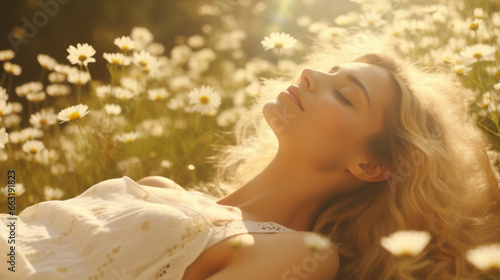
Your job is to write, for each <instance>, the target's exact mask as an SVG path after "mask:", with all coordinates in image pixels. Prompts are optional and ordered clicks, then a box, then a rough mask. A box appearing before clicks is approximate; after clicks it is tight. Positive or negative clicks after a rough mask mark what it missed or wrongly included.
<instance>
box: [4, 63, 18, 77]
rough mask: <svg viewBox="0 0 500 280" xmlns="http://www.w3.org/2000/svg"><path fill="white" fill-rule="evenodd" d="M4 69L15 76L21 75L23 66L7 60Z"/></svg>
mask: <svg viewBox="0 0 500 280" xmlns="http://www.w3.org/2000/svg"><path fill="white" fill-rule="evenodd" d="M3 69H4V70H5V72H7V73H9V74H12V75H14V76H19V75H21V72H22V69H21V66H19V65H17V64H14V63H10V62H5V63H4V65H3Z"/></svg>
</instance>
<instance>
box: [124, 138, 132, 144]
mask: <svg viewBox="0 0 500 280" xmlns="http://www.w3.org/2000/svg"><path fill="white" fill-rule="evenodd" d="M133 141H134V140H133V139H132V138H127V139H125V141H124V142H125V143H130V142H133Z"/></svg>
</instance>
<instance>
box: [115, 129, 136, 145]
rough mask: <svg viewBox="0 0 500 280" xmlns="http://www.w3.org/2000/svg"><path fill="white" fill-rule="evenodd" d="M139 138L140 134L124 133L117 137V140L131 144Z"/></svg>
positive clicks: (133, 132) (134, 132)
mask: <svg viewBox="0 0 500 280" xmlns="http://www.w3.org/2000/svg"><path fill="white" fill-rule="evenodd" d="M137 138H139V133H138V132H137V131H132V132H127V133H122V134H119V135H116V137H115V139H116V140H118V141H120V142H123V143H131V142H134V141H135V140H137Z"/></svg>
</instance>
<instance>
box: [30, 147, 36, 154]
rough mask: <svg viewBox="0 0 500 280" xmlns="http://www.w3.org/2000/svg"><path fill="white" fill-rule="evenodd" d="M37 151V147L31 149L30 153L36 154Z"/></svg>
mask: <svg viewBox="0 0 500 280" xmlns="http://www.w3.org/2000/svg"><path fill="white" fill-rule="evenodd" d="M36 152H38V150H37V149H36V148H31V149H30V153H32V154H36Z"/></svg>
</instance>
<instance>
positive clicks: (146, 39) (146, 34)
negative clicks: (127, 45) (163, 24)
mask: <svg viewBox="0 0 500 280" xmlns="http://www.w3.org/2000/svg"><path fill="white" fill-rule="evenodd" d="M130 37H132V39H133V40H134V42H136V43H137V44H138V45H141V46H145V45H147V44H148V43H151V42H152V41H153V33H151V32H150V31H149V29H147V28H146V27H134V28H132V32H131V33H130Z"/></svg>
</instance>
